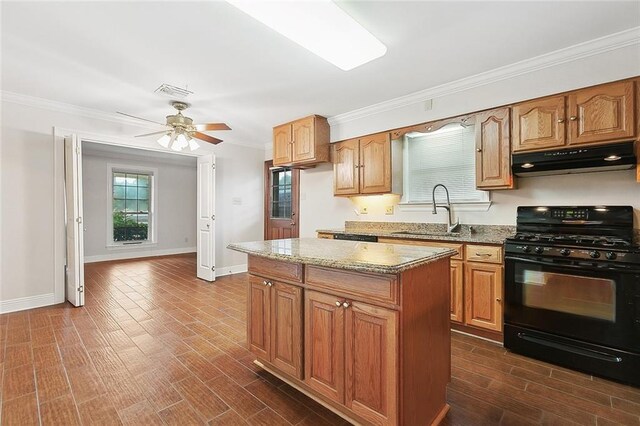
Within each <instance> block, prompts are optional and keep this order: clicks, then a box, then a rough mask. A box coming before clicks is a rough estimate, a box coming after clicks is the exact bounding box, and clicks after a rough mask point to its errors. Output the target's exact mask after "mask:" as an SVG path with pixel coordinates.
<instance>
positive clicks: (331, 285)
mask: <svg viewBox="0 0 640 426" xmlns="http://www.w3.org/2000/svg"><path fill="white" fill-rule="evenodd" d="M305 282H306V284H307V285H309V286H310V287H314V288H317V289H322V290H327V291H329V292H338V293H347V294H352V295H353V296H355V297H360V298H363V299H371V300H378V301H381V302H387V303H394V304H397V303H398V280H397V278H396V276H395V275H370V274H363V273H359V272H350V271H341V270H336V269H325V268H321V267H317V266H307V277H306V280H305Z"/></svg>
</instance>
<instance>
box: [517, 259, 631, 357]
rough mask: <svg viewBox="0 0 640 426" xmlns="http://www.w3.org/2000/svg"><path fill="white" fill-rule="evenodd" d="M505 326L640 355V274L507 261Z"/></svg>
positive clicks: (607, 267)
mask: <svg viewBox="0 0 640 426" xmlns="http://www.w3.org/2000/svg"><path fill="white" fill-rule="evenodd" d="M504 320H505V323H507V324H512V325H516V326H521V327H527V328H530V329H536V330H539V331H544V332H547V333H552V334H556V335H560V336H565V337H569V338H573V339H578V340H582V341H586V342H592V343H595V344H599V345H606V346H610V347H612V348H619V349H623V350H631V351H636V352H638V351H640V270H638V269H628V268H626V267H624V266H618V265H615V266H613V265H611V264H610V263H606V262H597V263H594V262H584V261H571V260H565V259H555V258H554V259H545V258H541V257H531V258H529V257H524V256H522V257H519V256H506V257H505V318H504Z"/></svg>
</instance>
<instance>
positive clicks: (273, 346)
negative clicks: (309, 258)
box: [247, 275, 302, 378]
mask: <svg viewBox="0 0 640 426" xmlns="http://www.w3.org/2000/svg"><path fill="white" fill-rule="evenodd" d="M248 306H249V318H247V340H248V344H249V349H250V350H251V351H252V352H253V353H255V354H256V355H257V356H258V357H260V358H262V359H264V360H267V361H269V362H271V363H272V364H273V365H275V366H276V367H278V368H279V369H281V370H282V371H284V372H286V373H288V374H290V375H292V376H294V377H298V378H302V288H300V287H297V286H294V285H290V284H285V283H281V282H277V281H273V280H267V279H263V278H260V277H257V276H254V275H251V276H250V278H249V294H248Z"/></svg>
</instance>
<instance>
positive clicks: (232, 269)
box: [216, 263, 248, 278]
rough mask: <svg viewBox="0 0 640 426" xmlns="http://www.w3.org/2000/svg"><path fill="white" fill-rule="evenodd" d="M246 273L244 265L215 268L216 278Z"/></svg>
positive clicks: (246, 269) (246, 268)
mask: <svg viewBox="0 0 640 426" xmlns="http://www.w3.org/2000/svg"><path fill="white" fill-rule="evenodd" d="M247 271H248V267H247V264H246V263H243V264H241V265H231V266H223V267H221V268H216V278H218V277H224V276H225V275H233V274H241V273H243V272H247Z"/></svg>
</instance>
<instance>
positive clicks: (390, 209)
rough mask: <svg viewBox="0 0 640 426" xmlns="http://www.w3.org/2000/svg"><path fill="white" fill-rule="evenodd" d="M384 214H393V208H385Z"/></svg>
mask: <svg viewBox="0 0 640 426" xmlns="http://www.w3.org/2000/svg"><path fill="white" fill-rule="evenodd" d="M384 214H393V206H387V207H385V209H384Z"/></svg>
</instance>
